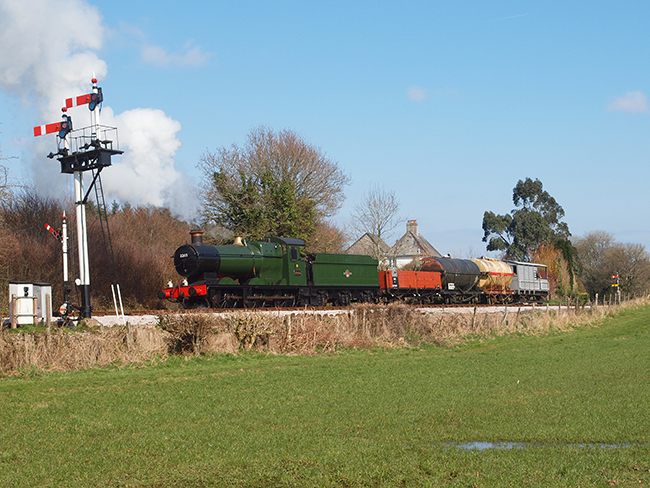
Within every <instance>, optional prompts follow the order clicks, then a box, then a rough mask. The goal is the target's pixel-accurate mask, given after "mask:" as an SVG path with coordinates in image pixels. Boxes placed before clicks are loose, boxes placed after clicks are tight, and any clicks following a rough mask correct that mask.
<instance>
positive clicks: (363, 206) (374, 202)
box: [351, 185, 403, 262]
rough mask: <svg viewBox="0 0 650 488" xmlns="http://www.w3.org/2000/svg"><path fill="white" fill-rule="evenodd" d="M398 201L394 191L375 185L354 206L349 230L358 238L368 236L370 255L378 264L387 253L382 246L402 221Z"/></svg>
mask: <svg viewBox="0 0 650 488" xmlns="http://www.w3.org/2000/svg"><path fill="white" fill-rule="evenodd" d="M398 212H399V201H398V199H397V197H396V196H395V192H394V191H387V190H385V189H384V188H383V187H380V186H378V185H375V186H373V187H371V188H370V190H368V191H367V192H366V193H364V195H363V198H362V199H361V200H360V201H359V202H357V203H356V204H355V205H354V208H353V211H352V224H351V228H352V231H353V233H354V234H356V235H357V236H358V238H362V237H363V236H364V235H367V236H368V242H369V245H370V247H371V249H369V251H370V253H371V254H370V255H371V256H372V257H374V258H376V259H378V260H379V261H380V262H381V261H383V260H384V259H385V258H386V252H387V251H388V250H387V249H385V248H384V247H383V246H382V243H385V240H386V239H388V238H390V237H391V235H392V231H393V230H394V229H395V227H397V225H398V224H399V223H400V222H401V221H402V220H403V219H401V218H400V217H399V215H398Z"/></svg>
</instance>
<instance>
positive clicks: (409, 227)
mask: <svg viewBox="0 0 650 488" xmlns="http://www.w3.org/2000/svg"><path fill="white" fill-rule="evenodd" d="M406 232H412V233H413V235H414V236H419V235H420V233H419V232H418V221H417V220H408V221H407V222H406Z"/></svg>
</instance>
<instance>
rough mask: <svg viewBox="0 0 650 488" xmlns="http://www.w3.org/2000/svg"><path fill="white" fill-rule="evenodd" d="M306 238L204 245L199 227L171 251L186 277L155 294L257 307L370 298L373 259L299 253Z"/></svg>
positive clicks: (375, 287) (374, 290) (189, 302)
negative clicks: (179, 282) (190, 240)
mask: <svg viewBox="0 0 650 488" xmlns="http://www.w3.org/2000/svg"><path fill="white" fill-rule="evenodd" d="M304 246H305V241H303V240H302V239H292V238H283V237H267V238H266V239H265V240H264V241H260V242H248V243H247V242H245V241H243V240H241V239H238V240H236V241H235V243H234V244H232V245H225V246H206V245H204V244H203V236H202V233H201V232H193V233H192V242H191V243H190V244H185V245H183V246H181V247H179V248H178V249H177V250H176V252H175V253H174V266H175V267H176V271H177V272H178V273H179V274H180V275H181V276H183V277H185V281H184V282H183V284H180V285H178V286H176V287H169V288H166V289H164V290H161V291H160V292H159V293H158V297H159V298H161V299H165V298H166V299H169V300H172V301H176V302H178V303H180V304H182V306H183V307H184V308H241V307H245V308H256V307H272V306H277V307H292V306H304V305H320V306H322V305H326V304H328V303H332V304H335V305H340V306H347V305H349V304H351V303H353V302H375V301H377V300H378V297H379V279H378V275H377V264H378V262H377V260H376V259H373V258H371V257H370V256H363V255H351V254H327V253H319V254H310V255H308V256H304V255H303V254H302V250H303V248H304Z"/></svg>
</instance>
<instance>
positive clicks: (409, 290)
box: [379, 271, 442, 303]
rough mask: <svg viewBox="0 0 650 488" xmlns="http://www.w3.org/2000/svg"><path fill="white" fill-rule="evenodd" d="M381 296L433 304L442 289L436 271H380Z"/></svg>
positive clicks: (439, 276)
mask: <svg viewBox="0 0 650 488" xmlns="http://www.w3.org/2000/svg"><path fill="white" fill-rule="evenodd" d="M379 286H380V288H381V292H382V295H384V296H386V297H394V298H400V299H404V300H407V301H416V302H421V303H428V302H433V301H434V300H435V299H436V298H437V297H439V294H440V290H441V288H442V280H441V274H440V273H439V272H436V271H380V272H379Z"/></svg>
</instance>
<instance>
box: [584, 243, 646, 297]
mask: <svg viewBox="0 0 650 488" xmlns="http://www.w3.org/2000/svg"><path fill="white" fill-rule="evenodd" d="M573 244H574V247H575V249H576V254H577V267H578V276H579V278H580V279H581V281H582V283H583V284H584V286H585V289H586V290H587V291H588V292H589V293H590V294H591V295H594V294H596V293H599V294H601V295H603V294H607V293H611V292H612V284H614V280H613V279H612V275H618V276H619V279H620V287H621V292H623V293H642V292H644V291H645V290H646V289H647V288H648V286H650V256H649V255H648V253H647V251H646V249H645V247H644V246H643V245H641V244H621V243H619V242H616V239H615V238H614V236H612V235H611V234H609V233H607V232H605V231H594V232H589V233H587V234H585V235H584V236H583V237H580V238H577V239H575V240H574V242H573Z"/></svg>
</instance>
